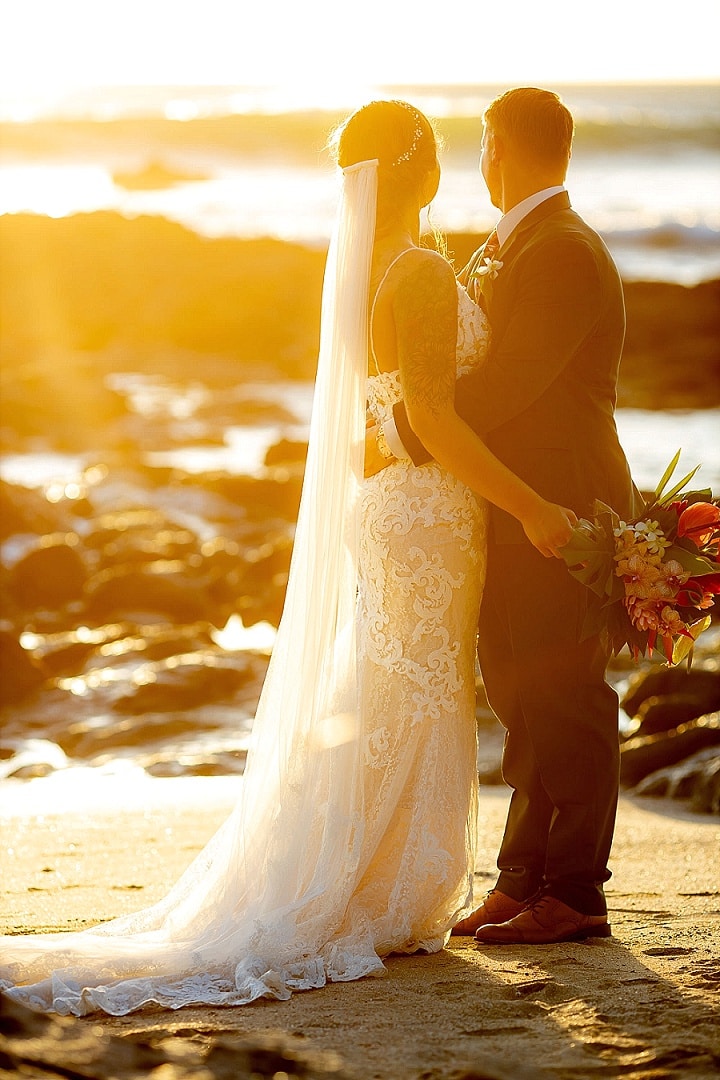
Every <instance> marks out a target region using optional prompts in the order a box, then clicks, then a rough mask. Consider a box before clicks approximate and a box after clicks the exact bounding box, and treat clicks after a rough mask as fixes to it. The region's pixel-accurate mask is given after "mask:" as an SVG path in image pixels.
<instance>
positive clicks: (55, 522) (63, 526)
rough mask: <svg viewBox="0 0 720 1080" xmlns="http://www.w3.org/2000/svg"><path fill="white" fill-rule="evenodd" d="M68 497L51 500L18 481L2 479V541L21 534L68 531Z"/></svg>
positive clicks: (0, 516) (0, 514)
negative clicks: (56, 500)
mask: <svg viewBox="0 0 720 1080" xmlns="http://www.w3.org/2000/svg"><path fill="white" fill-rule="evenodd" d="M68 509H69V507H68V505H67V502H66V501H65V500H62V501H61V502H60V503H51V502H48V500H47V499H46V498H45V496H44V495H43V494H42V493H41V492H39V491H34V490H32V489H30V488H26V487H22V486H21V485H19V484H9V483H7V482H6V481H5V480H0V540H7V538H8V537H9V536H15V535H17V534H18V533H34V534H35V535H36V536H43V535H44V534H46V533H56V532H68V531H69V530H70V528H71V517H70V515H69V514H68V512H67V511H68Z"/></svg>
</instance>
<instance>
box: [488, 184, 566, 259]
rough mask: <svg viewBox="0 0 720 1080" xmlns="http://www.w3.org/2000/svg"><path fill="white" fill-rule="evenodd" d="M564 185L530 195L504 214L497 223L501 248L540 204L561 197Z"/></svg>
mask: <svg viewBox="0 0 720 1080" xmlns="http://www.w3.org/2000/svg"><path fill="white" fill-rule="evenodd" d="M564 190H565V187H564V186H563V184H558V185H557V186H556V187H548V188H543V189H542V191H536V192H535V193H534V194H533V195H528V197H527V199H523V200H522V202H519V203H516V205H515V206H513V207H512V209H510V210H508V212H507V214H503V216H502V217H501V218H500V220H499V221H498V223H497V235H498V242H499V244H500V247H502V246H503V244H506V243H507V241H508V240H509V239H510V237H511V236H512V234H513V233H514V232H515V230H516V229H517V227H518V225H519V224H520V222H521V221H522V220H523V218H525V217H527V215H528V214H529V213H530V211H531V210H534V209H535V207H536V206H540V203H544V202H545V200H546V199H551V198H552V196H553V195H559V194H560V192H561V191H564Z"/></svg>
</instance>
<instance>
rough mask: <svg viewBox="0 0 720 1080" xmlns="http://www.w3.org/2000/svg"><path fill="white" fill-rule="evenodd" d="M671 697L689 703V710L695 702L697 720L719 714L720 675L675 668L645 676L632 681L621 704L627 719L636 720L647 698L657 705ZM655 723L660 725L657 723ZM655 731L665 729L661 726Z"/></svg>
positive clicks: (655, 670) (693, 669)
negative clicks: (708, 715)
mask: <svg viewBox="0 0 720 1080" xmlns="http://www.w3.org/2000/svg"><path fill="white" fill-rule="evenodd" d="M670 697H672V698H674V699H676V700H679V701H682V702H683V703H687V706H688V707H689V704H690V702H694V703H695V706H694V707H695V708H696V709H697V711H696V712H695V716H704V715H705V714H706V713H711V712H716V711H717V710H719V709H720V671H715V670H713V669H711V668H701V667H697V666H696V667H693V668H691V669H690V671H687V670H686V669H685V668H683V667H676V668H659V669H654V670H651V671H649V672H644V673H641V674H639V675H637V676H636V677H635V678H634V679H633V680H632V681H631V684H630V687H629V689H628V691H627V693H626V694H625V695H624V697H623V699H622V701H621V703H620V704H621V705H622V708H623V709H624V710H625V712H626V713H627V714H628V716H633V717H634V716H638V715H640V713H641V707H642V705H643V703H644V702H646V701H647V699H648V698H652V699H653V704H655V703H657V701H658V699H662V698H670ZM652 722H653V721H651V723H652ZM654 722H655V723H658V721H657V720H656V721H654ZM670 726H672V724H671V725H670ZM655 730H663V729H662V728H661V727H659V726H658V727H656V728H655ZM649 733H650V732H648V734H649Z"/></svg>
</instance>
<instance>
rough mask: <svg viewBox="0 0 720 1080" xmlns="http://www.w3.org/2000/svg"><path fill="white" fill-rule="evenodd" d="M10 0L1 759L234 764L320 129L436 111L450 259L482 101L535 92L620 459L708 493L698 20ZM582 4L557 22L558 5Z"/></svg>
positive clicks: (303, 355) (524, 11)
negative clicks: (563, 109)
mask: <svg viewBox="0 0 720 1080" xmlns="http://www.w3.org/2000/svg"><path fill="white" fill-rule="evenodd" d="M577 12H578V7H577V5H576V4H575V3H571V2H569V0H556V2H555V3H554V4H553V5H552V8H551V9H547V10H545V9H544V8H543V6H542V5H537V4H535V3H532V2H530V0H518V2H516V3H508V4H505V5H502V6H500V5H497V4H493V5H490V4H487V3H480V2H476V3H474V4H473V5H472V6H470V5H468V4H467V3H465V2H459V0H449V2H445V3H443V4H442V5H431V4H429V3H426V2H422V0H421V2H418V3H416V4H414V5H413V6H412V7H411V8H408V6H407V5H406V4H404V3H401V2H400V0H397V2H395V3H393V2H388V0H385V2H384V3H380V2H379V0H367V2H365V3H364V4H363V5H362V10H360V9H359V8H358V10H356V11H354V10H352V9H351V8H346V7H344V6H343V7H342V9H341V8H339V7H338V5H337V4H336V3H333V2H331V0H327V2H322V0H309V2H307V3H305V4H303V5H297V4H291V3H289V2H287V0H278V2H276V3H274V4H272V5H265V6H264V7H263V6H261V5H253V6H250V5H249V4H247V3H245V2H244V0H206V2H205V3H203V4H202V5H197V4H195V3H187V2H182V0H175V2H173V3H169V2H167V0H145V2H143V3H139V2H137V0H125V2H124V3H122V4H121V3H119V2H116V0H103V2H102V3H98V2H97V0H66V2H65V3H64V4H62V5H57V4H56V3H55V2H54V0H45V2H43V0H14V2H13V0H11V2H10V3H7V4H6V5H5V6H4V8H3V13H2V15H1V16H0V273H1V275H2V276H1V292H0V327H1V329H0V350H1V363H2V383H1V387H0V390H1V398H0V450H1V452H2V459H1V461H0V500H1V508H2V518H1V522H2V523H1V526H0V527H1V530H2V532H1V534H0V539H1V540H2V549H1V556H2V558H1V564H2V565H1V567H0V596H1V598H2V619H3V622H2V626H1V628H0V644H1V646H2V647H1V649H0V659H1V660H2V676H3V685H4V688H3V701H4V705H3V708H2V716H1V717H0V719H1V720H2V732H3V734H2V739H1V741H0V775H5V776H7V777H12V778H14V779H15V780H18V781H19V780H21V779H29V778H33V777H39V776H48V777H52V776H53V775H55V774H58V773H60V772H63V773H67V770H68V767H69V766H82V767H91V768H92V769H93V770H94V771H95V775H105V774H106V773H107V771H108V770H110V771H114V772H115V773H117V772H118V770H120V771H121V772H122V770H123V769H124V770H127V771H128V773H127V775H132V776H137V775H138V774H140V773H142V774H143V775H154V776H167V775H186V774H196V773H203V774H218V773H233V772H240V771H241V770H242V765H243V761H244V755H245V751H246V748H247V738H248V734H249V731H250V727H251V724H252V717H253V715H254V709H255V705H256V702H257V695H258V693H259V687H260V685H261V682H262V676H263V673H264V670H265V666H266V663H267V655H268V651H269V649H270V648H271V645H272V639H273V627H274V626H276V625H277V620H278V618H279V614H280V611H281V608H282V600H283V595H284V587H285V582H286V575H287V567H288V563H289V555H290V551H291V547H292V535H293V524H294V520H295V513H296V509H297V502H298V498H299V492H300V485H301V481H302V469H303V462H304V452H305V440H306V436H307V425H308V420H309V415H310V408H311V403H312V380H313V376H314V371H315V360H316V350H317V344H318V332H319V317H320V293H321V288H322V273H323V262H324V256H325V250H326V247H327V243H328V237H329V232H330V228H331V224H332V220H333V215H334V210H335V201H336V197H337V190H338V188H337V177H336V175H335V171H334V168H333V165H332V162H331V161H330V158H329V156H328V154H327V151H326V149H325V147H326V144H327V139H328V136H329V135H330V133H331V132H332V130H333V129H334V127H335V126H336V124H337V123H338V122H340V121H341V120H342V119H343V118H344V117H345V116H346V115H347V114H348V112H349V111H351V110H352V109H353V108H355V107H357V106H359V105H361V104H363V103H364V102H366V101H368V100H371V99H372V98H375V97H389V96H392V97H403V98H405V99H407V100H409V101H411V102H412V103H414V104H415V105H417V106H418V107H420V108H422V109H423V110H424V111H426V112H427V113H428V114H429V115H430V116H431V117H433V118H434V120H435V121H436V125H437V128H438V131H439V133H440V135H441V136H442V139H443V144H444V147H443V153H442V158H441V164H442V169H443V175H442V181H441V187H440V191H439V193H438V196H437V198H436V200H435V202H434V204H433V206H432V207H431V209H430V215H431V218H432V222H433V224H434V225H435V226H437V227H439V228H440V229H442V230H443V231H444V232H445V233H446V234H447V236H448V248H449V252H450V255H451V257H453V258H454V260H455V262H456V264H457V266H458V267H459V266H461V265H463V263H464V262H465V260H466V258H467V256H468V255H469V254H470V252H471V251H472V250H473V249H474V248H475V247H476V246H477V245H478V244H479V243H480V242H481V241H482V240H483V238H484V236H485V235H486V234H487V232H489V231H490V229H491V228H492V227H493V225H494V224H495V222H496V220H497V217H498V213H497V211H496V210H495V209H494V208H493V207H492V206H491V204H490V202H489V199H488V196H487V193H486V191H485V188H484V185H483V182H482V178H481V176H480V174H479V171H478V156H479V145H480V136H481V117H482V112H483V109H484V108H485V107H486V105H487V104H488V103H489V102H490V100H492V98H493V97H494V96H495V95H496V94H497V93H498V92H500V91H502V90H504V89H506V88H508V87H509V86H513V85H522V84H534V85H543V86H548V87H550V88H552V89H556V90H558V91H559V92H560V93H561V94H562V96H563V98H564V100H565V101H566V103H567V104H568V106H569V107H570V109H571V110H572V112H573V114H574V116H575V119H576V124H577V131H576V140H575V149H574V153H573V159H572V163H571V168H570V174H569V177H568V188H569V191H570V194H571V198H572V201H573V205H574V206H575V208H576V209H577V210H578V211H579V212H580V213H581V214H582V215H583V216H584V217H585V218H586V219H587V220H588V221H589V222H590V223H591V224H592V225H593V226H594V227H595V228H597V229H598V231H599V232H600V233H601V234H602V235H603V237H604V238H605V240H606V242H607V244H608V246H609V247H610V250H611V252H612V253H613V255H614V256H615V259H616V261H617V263H618V266H619V268H620V271H621V275H622V278H623V282H624V286H625V294H626V304H627V311H628V332H627V342H626V348H625V355H624V362H623V368H622V375H621V384H620V396H619V406H620V407H619V410H618V426H619V429H620V434H621V439H622V441H623V444H624V446H625V448H626V451H627V453H628V457H629V459H630V462H631V465H632V468H633V472H634V474H635V479H636V481H637V483H638V484H639V485H640V487H641V488H644V489H649V488H652V487H654V486H655V483H656V482H657V480H658V479H659V477H660V475H661V473H662V471H663V469H664V467H665V466H666V465H667V463H668V461H669V460H670V459H671V458H672V456H673V455H674V453H675V452H676V450H678V449H679V448H682V457H681V466H680V470H681V472H680V473H679V474H678V477H679V475H681V474H682V473H683V472H687V471H689V470H690V469H692V468H693V467H694V466H695V465H696V464H701V469H700V472H699V473H698V476H697V481H698V486H709V487H713V488H714V490H715V492H716V493H717V491H718V490H720V70H718V61H717V57H716V43H717V41H718V39H719V34H718V30H720V8H719V7H718V5H717V3H716V2H715V0H707V2H704V0H687V2H686V3H684V4H683V5H681V6H680V5H677V4H674V3H673V4H670V3H667V2H665V0H659V2H657V0H656V2H654V3H645V2H643V0H637V2H634V3H632V4H627V3H622V2H620V0H605V2H604V3H603V4H602V5H593V4H591V5H583V7H582V18H581V19H580V16H579V15H578V14H577ZM578 20H580V21H578Z"/></svg>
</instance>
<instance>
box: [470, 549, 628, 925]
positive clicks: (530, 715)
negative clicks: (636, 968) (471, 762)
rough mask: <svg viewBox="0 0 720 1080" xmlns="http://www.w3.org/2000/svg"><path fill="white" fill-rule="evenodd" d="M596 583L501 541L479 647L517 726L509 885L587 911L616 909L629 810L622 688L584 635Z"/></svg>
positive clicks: (511, 757)
mask: <svg viewBox="0 0 720 1080" xmlns="http://www.w3.org/2000/svg"><path fill="white" fill-rule="evenodd" d="M593 602H595V598H594V597H593V594H592V593H591V592H590V591H589V590H588V589H587V588H586V587H585V586H584V585H582V584H581V583H580V582H578V581H577V580H576V579H575V578H573V577H572V576H571V575H570V574H569V572H568V570H567V567H566V566H565V563H564V562H563V561H562V560H560V559H545V558H544V557H543V556H542V555H540V553H539V552H538V551H536V550H535V548H533V547H532V546H531V545H530V544H529V543H528V544H506V545H501V544H496V543H494V542H492V541H491V542H490V545H489V550H488V573H487V579H486V585H485V592H484V596H483V601H482V606H481V612H480V623H479V635H478V656H479V660H480V668H481V672H482V676H483V681H484V684H485V690H486V693H487V697H488V701H489V703H490V706H491V708H492V709H493V711H494V712H495V714H496V716H497V717H498V719H499V720H500V722H501V723H502V725H503V726H504V727H505V729H506V731H505V745H504V750H503V777H504V779H505V781H506V782H507V784H508V785H509V786H510V787H511V788H512V796H511V800H510V808H509V811H508V817H507V822H506V826H505V833H504V837H503V841H502V845H501V848H500V854H499V856H498V868H499V870H500V875H499V878H498V883H497V887H498V888H499V889H500V890H501V891H502V892H504V893H506V894H507V895H508V896H512V897H513V898H514V899H516V900H525V899H527V898H528V897H529V896H531V895H532V894H533V893H534V892H536V890H537V889H539V888H546V889H547V891H548V892H549V894H550V895H552V896H554V897H556V898H557V899H558V900H561V901H562V902H563V903H566V904H568V905H569V906H570V907H572V908H574V909H575V910H576V911H580V912H583V913H584V914H586V915H602V914H604V913H605V912H606V910H607V908H606V904H605V897H604V895H603V888H602V885H603V882H605V881H607V880H608V878H609V877H610V872H609V870H608V868H607V862H608V858H609V855H610V847H611V844H612V837H613V830H614V826H615V815H616V810H617V799H618V786H619V766H620V745H619V732H618V700H617V695H616V693H615V691H614V690H613V689H612V687H610V686H609V685H608V683H607V682H606V680H605V670H606V667H607V661H608V656H607V652H606V650H605V648H604V647H603V645H602V643H601V641H600V638H599V637H598V636H593V637H589V638H586V639H585V640H582V641H581V640H580V638H581V635H582V627H583V622H584V619H585V614H586V611H587V609H588V605H589V604H591V603H593Z"/></svg>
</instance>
